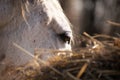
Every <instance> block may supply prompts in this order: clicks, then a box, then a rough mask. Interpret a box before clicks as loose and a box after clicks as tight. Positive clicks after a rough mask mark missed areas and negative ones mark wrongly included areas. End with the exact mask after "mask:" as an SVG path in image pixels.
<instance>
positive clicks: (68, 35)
mask: <svg viewBox="0 0 120 80" xmlns="http://www.w3.org/2000/svg"><path fill="white" fill-rule="evenodd" d="M58 36H59V37H60V39H61V40H62V41H63V42H68V44H70V42H71V37H72V36H71V32H64V33H61V34H58Z"/></svg>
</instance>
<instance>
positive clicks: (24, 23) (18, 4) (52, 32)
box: [0, 0, 72, 69]
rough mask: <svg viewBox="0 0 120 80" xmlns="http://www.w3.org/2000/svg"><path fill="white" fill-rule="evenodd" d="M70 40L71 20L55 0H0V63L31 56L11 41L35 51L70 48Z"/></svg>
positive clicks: (23, 61) (19, 62) (22, 61)
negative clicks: (38, 49) (36, 49)
mask: <svg viewBox="0 0 120 80" xmlns="http://www.w3.org/2000/svg"><path fill="white" fill-rule="evenodd" d="M71 39H72V30H71V27H70V23H69V21H68V19H67V18H66V16H65V15H64V13H63V11H62V9H61V7H60V5H59V2H58V1H57V0H0V63H1V65H5V66H7V65H14V66H18V65H23V64H26V63H27V62H29V61H30V60H31V59H32V57H30V56H28V55H27V54H25V53H24V52H23V51H22V50H20V49H19V48H17V47H16V46H14V45H13V43H16V44H18V45H19V46H21V47H23V48H24V49H25V50H27V51H29V52H30V53H32V54H34V49H35V48H44V49H58V50H71ZM45 56H47V55H45ZM2 63H4V64H2ZM0 69H2V68H0Z"/></svg>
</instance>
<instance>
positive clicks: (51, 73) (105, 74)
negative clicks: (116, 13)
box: [11, 33, 120, 80]
mask: <svg viewBox="0 0 120 80" xmlns="http://www.w3.org/2000/svg"><path fill="white" fill-rule="evenodd" d="M37 52H38V53H39V52H40V51H37ZM66 53H69V52H66ZM72 53H73V55H70V56H66V55H60V56H58V55H56V56H54V57H53V58H51V59H49V60H48V62H44V61H41V60H40V59H37V61H36V62H38V64H37V63H34V64H35V65H29V66H28V65H25V66H22V67H19V68H16V70H11V71H12V73H11V75H13V74H18V75H19V76H17V77H15V78H14V80H17V79H18V77H19V78H20V80H120V38H117V37H112V36H107V35H96V36H89V35H88V34H86V33H84V35H83V36H81V38H80V44H79V45H78V47H77V48H75V49H73V52H72ZM36 65H38V66H36Z"/></svg>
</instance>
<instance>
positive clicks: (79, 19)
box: [59, 0, 120, 35]
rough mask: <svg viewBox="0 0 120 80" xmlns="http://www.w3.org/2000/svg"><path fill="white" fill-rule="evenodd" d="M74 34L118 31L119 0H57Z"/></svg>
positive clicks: (119, 18) (109, 33)
mask: <svg viewBox="0 0 120 80" xmlns="http://www.w3.org/2000/svg"><path fill="white" fill-rule="evenodd" d="M59 1H60V3H61V6H62V8H63V9H64V13H65V14H66V16H67V17H68V18H69V20H70V22H71V23H72V25H73V26H74V27H73V30H74V33H75V34H81V33H83V32H87V33H88V34H90V35H94V34H108V35H116V33H117V34H119V33H120V24H119V23H120V0H59Z"/></svg>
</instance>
